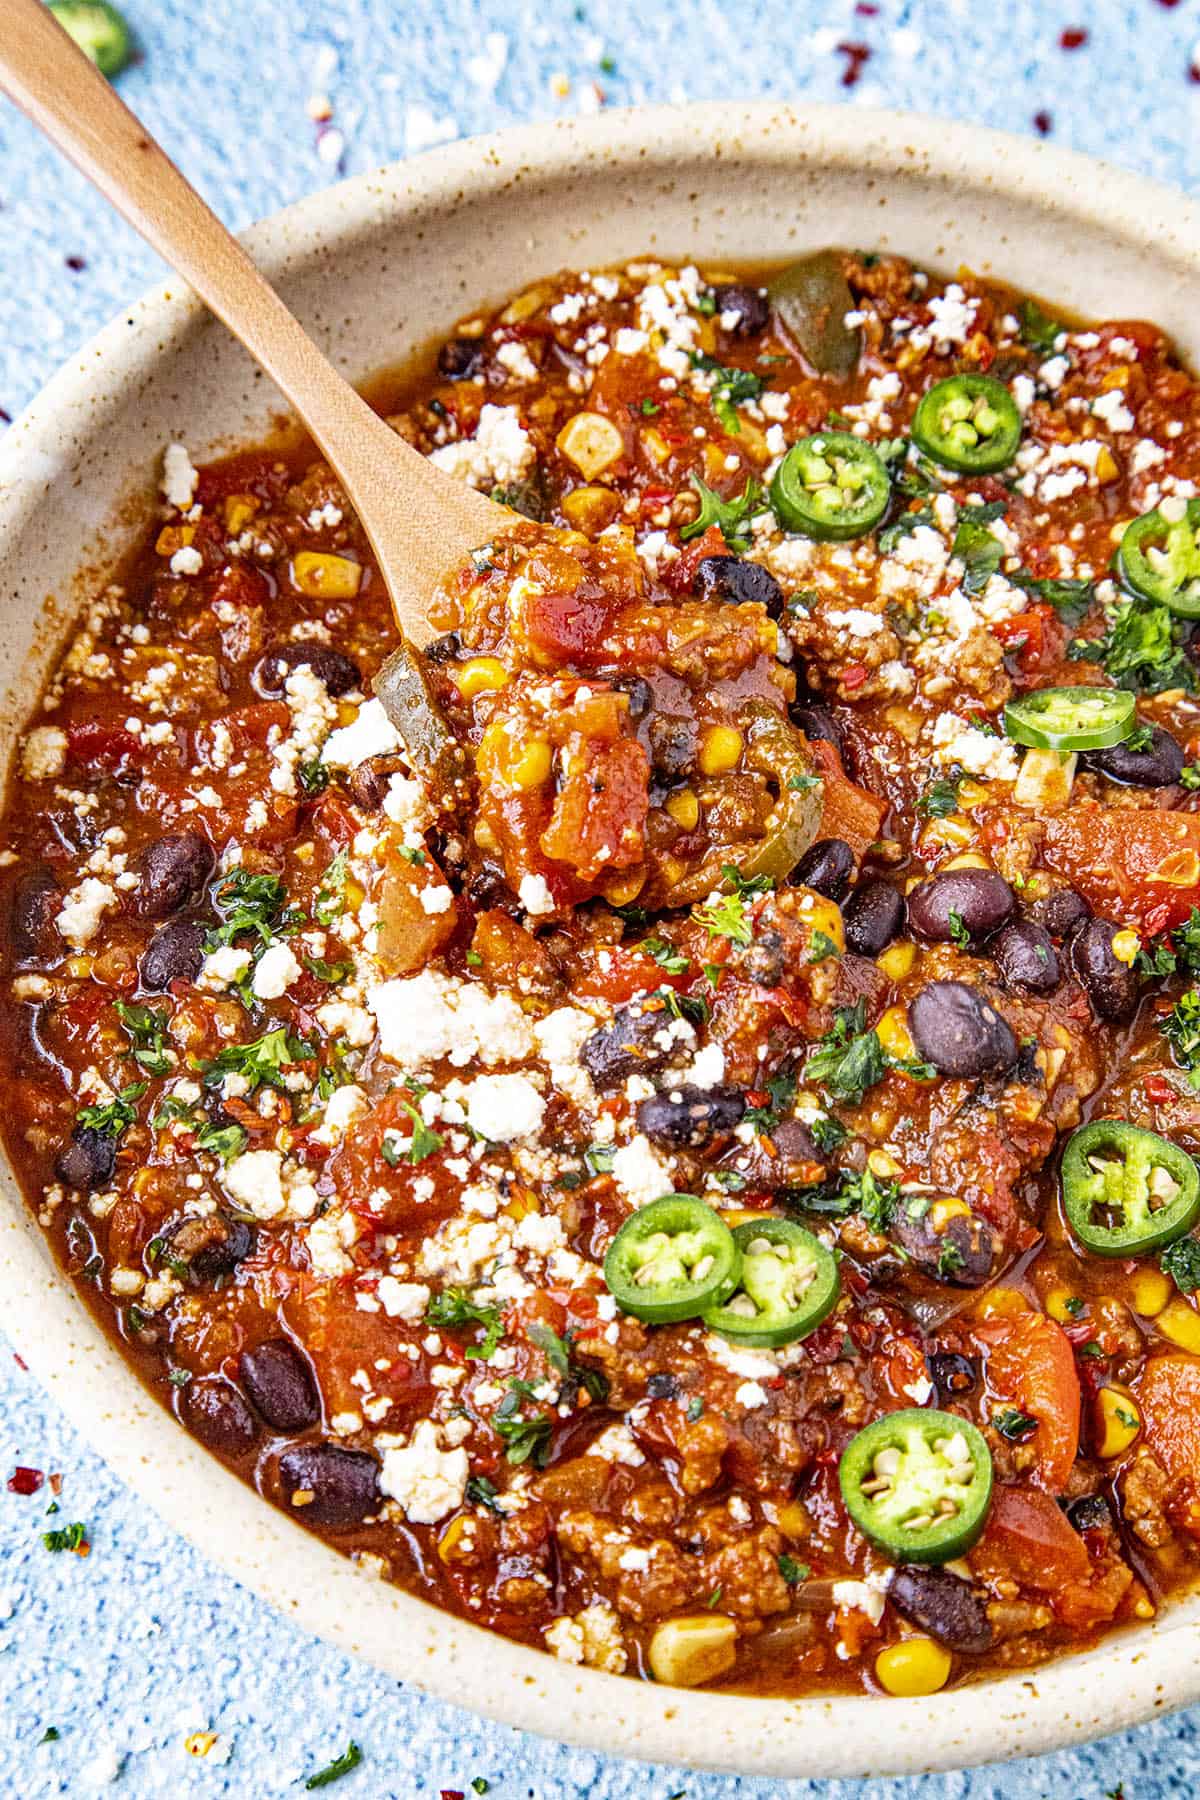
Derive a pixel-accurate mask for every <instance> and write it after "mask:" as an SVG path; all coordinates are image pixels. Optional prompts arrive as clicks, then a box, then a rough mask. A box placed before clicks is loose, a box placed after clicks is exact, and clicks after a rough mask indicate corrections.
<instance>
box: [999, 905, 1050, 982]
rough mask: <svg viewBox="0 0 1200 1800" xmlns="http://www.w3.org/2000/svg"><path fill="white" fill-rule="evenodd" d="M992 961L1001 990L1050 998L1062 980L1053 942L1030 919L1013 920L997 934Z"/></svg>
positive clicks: (1042, 927)
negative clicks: (1002, 984) (1003, 986)
mask: <svg viewBox="0 0 1200 1800" xmlns="http://www.w3.org/2000/svg"><path fill="white" fill-rule="evenodd" d="M991 953H992V957H993V959H994V961H995V964H996V968H997V971H998V972H999V975H1000V979H1001V981H1002V982H1003V983H1004V985H1005V987H1007V988H1012V989H1013V990H1014V991H1015V992H1016V993H1019V994H1051V993H1053V992H1054V989H1055V988H1056V987H1057V986H1058V984H1059V982H1060V981H1061V980H1062V970H1061V969H1060V968H1059V966H1058V953H1057V951H1056V950H1055V948H1054V939H1053V938H1052V937H1051V936H1050V933H1049V932H1048V931H1047V930H1046V928H1045V926H1044V925H1035V924H1034V922H1033V920H1032V919H1014V920H1013V922H1012V924H1011V925H1006V926H1005V927H1004V930H1003V931H1001V932H998V933H997V935H996V937H995V939H994V941H993V943H992V945H991Z"/></svg>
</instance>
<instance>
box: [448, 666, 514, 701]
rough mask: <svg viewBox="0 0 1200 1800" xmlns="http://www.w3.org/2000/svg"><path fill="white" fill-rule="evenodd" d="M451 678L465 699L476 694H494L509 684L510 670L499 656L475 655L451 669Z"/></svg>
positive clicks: (470, 698) (471, 698) (469, 698)
mask: <svg viewBox="0 0 1200 1800" xmlns="http://www.w3.org/2000/svg"><path fill="white" fill-rule="evenodd" d="M449 675H450V679H451V681H452V682H453V683H454V685H455V687H456V688H457V689H458V691H459V693H460V694H461V695H462V697H463V699H464V700H473V699H474V698H475V696H476V694H494V693H495V692H496V690H497V689H498V688H502V687H506V686H507V684H508V670H507V669H506V668H505V666H504V664H503V663H502V662H501V661H500V658H499V657H498V656H473V657H472V658H471V660H470V662H465V663H461V664H460V665H459V666H458V667H457V668H452V669H450V671H449Z"/></svg>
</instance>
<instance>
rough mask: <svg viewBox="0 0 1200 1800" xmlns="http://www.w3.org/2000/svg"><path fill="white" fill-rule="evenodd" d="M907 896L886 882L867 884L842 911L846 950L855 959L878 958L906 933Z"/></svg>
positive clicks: (854, 894) (852, 897)
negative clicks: (882, 951)
mask: <svg viewBox="0 0 1200 1800" xmlns="http://www.w3.org/2000/svg"><path fill="white" fill-rule="evenodd" d="M907 916H908V908H907V906H906V905H905V903H904V895H903V894H901V893H899V892H897V890H896V889H895V888H894V887H890V886H889V885H888V883H887V882H886V881H864V882H863V884H862V886H861V887H859V888H855V890H854V892H853V893H852V894H851V896H850V898H849V899H848V900H847V902H846V904H845V906H844V907H843V908H842V920H843V923H844V924H845V927H846V948H847V950H852V951H853V952H854V954H855V955H856V956H878V955H879V953H880V951H881V950H886V949H887V947H888V945H889V944H890V943H891V942H892V940H893V939H894V938H897V937H899V935H900V933H901V932H902V931H903V930H904V921H905V919H906V918H907Z"/></svg>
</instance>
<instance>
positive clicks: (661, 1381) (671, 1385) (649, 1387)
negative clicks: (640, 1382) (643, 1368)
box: [646, 1374, 679, 1400]
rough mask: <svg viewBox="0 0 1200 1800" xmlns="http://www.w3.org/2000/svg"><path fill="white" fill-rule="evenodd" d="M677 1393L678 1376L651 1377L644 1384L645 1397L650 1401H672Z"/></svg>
mask: <svg viewBox="0 0 1200 1800" xmlns="http://www.w3.org/2000/svg"><path fill="white" fill-rule="evenodd" d="M678 1393H679V1377H678V1375H667V1374H663V1375H651V1377H650V1378H649V1380H648V1381H647V1383H646V1395H647V1398H648V1399H650V1400H674V1399H675V1397H676V1395H677V1394H678Z"/></svg>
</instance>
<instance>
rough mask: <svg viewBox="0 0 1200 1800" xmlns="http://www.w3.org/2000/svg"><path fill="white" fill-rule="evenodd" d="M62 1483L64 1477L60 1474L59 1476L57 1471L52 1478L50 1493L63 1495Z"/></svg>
mask: <svg viewBox="0 0 1200 1800" xmlns="http://www.w3.org/2000/svg"><path fill="white" fill-rule="evenodd" d="M62 1483H63V1478H62V1476H61V1475H60V1474H58V1472H57V1471H55V1473H54V1474H53V1475H51V1477H50V1492H51V1493H52V1494H61V1493H62Z"/></svg>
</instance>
